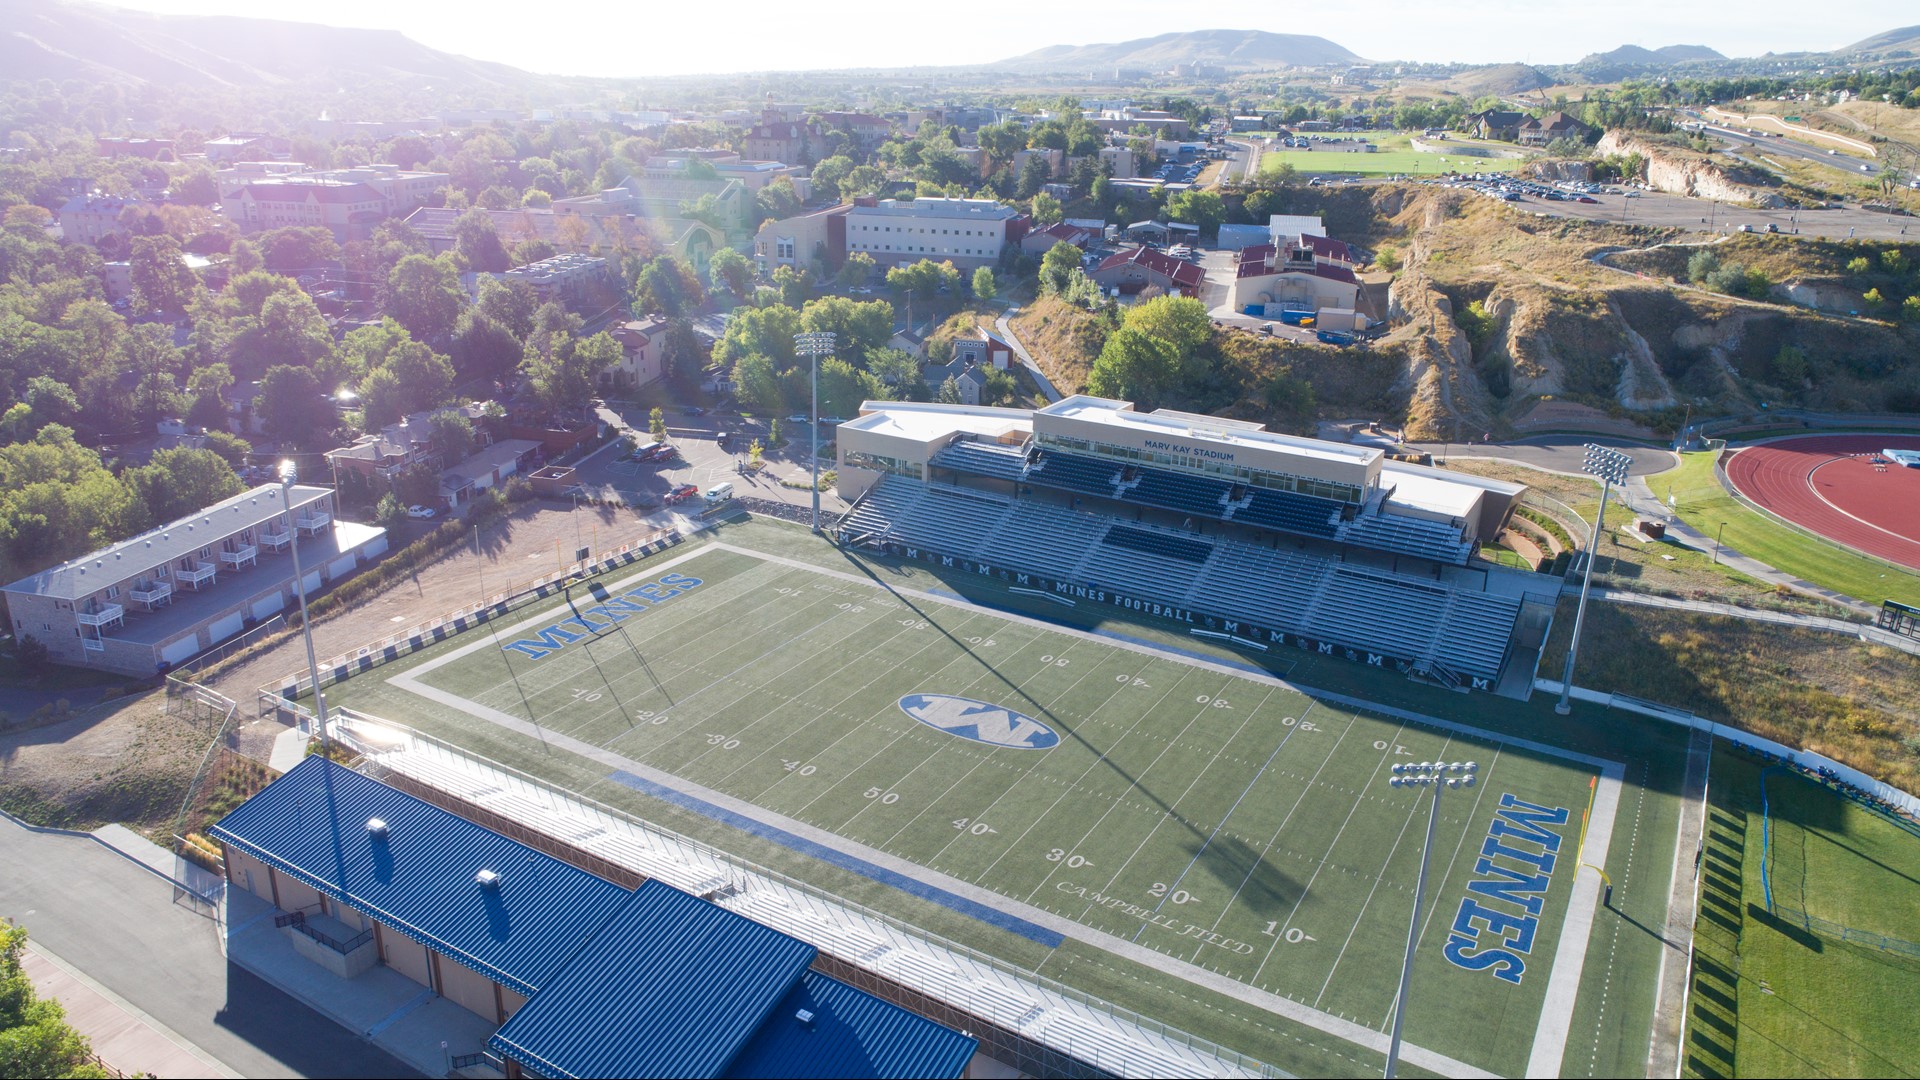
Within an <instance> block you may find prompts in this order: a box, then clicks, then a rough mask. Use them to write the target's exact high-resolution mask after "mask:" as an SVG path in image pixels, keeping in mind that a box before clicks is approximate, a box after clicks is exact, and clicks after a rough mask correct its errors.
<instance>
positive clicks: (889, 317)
mask: <svg viewBox="0 0 1920 1080" xmlns="http://www.w3.org/2000/svg"><path fill="white" fill-rule="evenodd" d="M800 330H801V332H804V333H809V334H814V333H821V332H831V333H832V334H833V335H834V350H835V351H836V352H837V353H839V354H840V355H842V356H864V355H865V354H866V353H867V351H868V350H869V349H878V348H881V347H883V346H884V345H886V343H887V342H889V341H891V340H892V339H893V305H892V304H889V303H887V302H886V301H885V300H867V301H859V300H851V299H848V298H847V297H844V296H823V297H821V298H820V299H818V300H814V301H810V302H809V303H808V304H807V306H806V307H805V308H804V309H802V310H801V312H800ZM827 415H829V416H844V415H846V414H845V413H828V414H827Z"/></svg>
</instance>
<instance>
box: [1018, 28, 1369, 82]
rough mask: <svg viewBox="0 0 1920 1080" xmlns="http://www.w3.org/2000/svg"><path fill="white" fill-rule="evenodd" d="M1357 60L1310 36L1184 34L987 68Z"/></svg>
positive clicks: (1250, 65) (1052, 49) (1053, 49)
mask: <svg viewBox="0 0 1920 1080" xmlns="http://www.w3.org/2000/svg"><path fill="white" fill-rule="evenodd" d="M1359 60H1360V57H1359V56H1357V55H1355V54H1354V53H1352V52H1350V51H1348V50H1347V49H1346V48H1345V47H1343V46H1340V45H1336V44H1334V43H1333V42H1331V41H1328V40H1327V39H1326V38H1323V37H1315V36H1313V35H1310V34H1270V33H1268V32H1266V31H1265V30H1189V31H1186V32H1184V33H1178V34H1158V35H1156V36H1154V37H1148V38H1135V39H1134V40H1132V41H1121V42H1116V43H1113V44H1107V45H1049V46H1048V47H1046V48H1044V49H1036V50H1034V51H1033V52H1030V53H1027V54H1025V55H1024V56H1015V57H1012V58H1011V59H1007V60H1002V61H1000V62H999V63H997V64H992V65H989V66H991V67H995V68H1003V69H1008V70H1014V71H1052V72H1059V73H1063V74H1064V73H1068V72H1075V71H1107V72H1112V71H1114V70H1115V69H1120V70H1126V71H1168V70H1171V69H1172V68H1173V67H1174V66H1175V65H1177V64H1206V65H1210V66H1213V67H1220V68H1225V69H1227V70H1229V71H1248V70H1257V69H1263V68H1287V67H1316V66H1319V65H1323V64H1351V63H1355V62H1357V61H1359Z"/></svg>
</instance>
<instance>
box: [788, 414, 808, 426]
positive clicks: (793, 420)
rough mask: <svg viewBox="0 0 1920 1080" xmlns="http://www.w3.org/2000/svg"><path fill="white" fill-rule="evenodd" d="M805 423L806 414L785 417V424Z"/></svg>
mask: <svg viewBox="0 0 1920 1080" xmlns="http://www.w3.org/2000/svg"><path fill="white" fill-rule="evenodd" d="M806 422H807V414H806V413H794V414H793V415H792V416H789V417H787V423H789V424H804V423H806Z"/></svg>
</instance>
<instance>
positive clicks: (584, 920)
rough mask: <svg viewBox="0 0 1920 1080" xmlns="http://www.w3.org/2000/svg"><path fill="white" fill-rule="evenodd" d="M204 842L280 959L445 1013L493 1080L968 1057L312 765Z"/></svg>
mask: <svg viewBox="0 0 1920 1080" xmlns="http://www.w3.org/2000/svg"><path fill="white" fill-rule="evenodd" d="M210 834H211V835H212V837H213V838H214V839H215V840H216V841H217V842H218V843H219V844H220V846H221V849H222V852H223V854H224V856H225V867H226V876H227V880H228V882H229V884H230V887H232V888H234V889H239V890H245V891H246V892H248V893H251V894H252V895H254V896H256V897H259V898H260V899H262V900H265V901H266V902H268V903H270V904H272V905H273V906H274V907H275V908H277V909H279V910H280V911H281V912H282V913H283V914H282V915H280V916H279V918H278V920H277V921H278V922H279V923H281V924H282V926H283V931H282V932H284V933H286V934H287V935H288V936H289V937H290V938H291V939H292V942H293V945H294V947H295V948H296V949H297V950H298V951H300V952H301V953H302V954H303V955H305V956H307V957H308V958H309V959H311V960H312V961H313V962H314V963H315V964H317V965H319V966H320V967H322V968H324V969H326V970H327V971H330V972H332V973H333V974H334V975H336V976H339V977H342V978H348V979H351V978H353V977H355V976H357V975H359V974H362V973H364V972H366V971H367V970H369V969H370V968H372V967H373V966H375V965H379V964H384V965H386V966H387V967H389V968H391V969H393V970H394V971H396V972H399V973H400V974H402V975H405V976H406V977H407V978H410V979H412V980H414V981H415V982H417V983H419V984H420V985H421V986H423V987H425V988H427V989H429V990H432V991H434V992H435V993H437V994H439V995H441V996H442V997H444V998H446V999H447V1000H449V1001H451V1002H453V1003H455V1004H458V1005H460V1006H462V1007H463V1008H465V1009H467V1010H468V1011H469V1012H471V1013H473V1014H474V1015H476V1016H478V1017H480V1018H481V1020H482V1021H483V1022H484V1023H485V1024H486V1025H487V1026H489V1027H492V1028H493V1029H494V1030H493V1034H492V1036H491V1037H490V1038H489V1039H488V1042H487V1050H488V1052H490V1054H491V1055H494V1056H493V1058H492V1061H491V1062H490V1063H491V1064H494V1065H496V1066H498V1067H499V1068H500V1069H501V1071H503V1072H505V1073H506V1074H507V1075H509V1076H549V1077H592V1076H678V1077H842V1078H848V1080H858V1078H865V1077H875V1078H877V1077H896V1076H898V1077H958V1076H962V1075H966V1074H967V1072H968V1070H969V1066H970V1063H971V1062H972V1061H973V1060H974V1057H975V1051H976V1049H977V1047H978V1045H979V1044H978V1041H977V1040H976V1039H974V1038H972V1037H971V1036H968V1035H965V1034H962V1033H960V1032H957V1031H954V1030H952V1029H950V1028H948V1027H945V1026H942V1025H941V1024H938V1023H935V1022H934V1021H932V1020H929V1019H926V1018H925V1017H922V1016H919V1015H916V1014H915V1013H913V1012H910V1011H908V1010H907V1009H905V1008H902V1007H901V1006H900V1005H897V1004H894V1003H892V1002H890V1001H887V1000H885V999H883V998H882V997H880V996H877V995H876V994H874V993H869V992H867V991H866V990H864V989H860V988H857V987H855V986H853V985H851V984H850V983H847V982H844V981H842V980H841V979H839V978H836V977H834V975H832V974H830V973H828V972H827V971H825V970H822V969H823V967H825V966H827V965H828V958H827V957H825V956H823V955H822V954H821V953H820V952H819V950H817V949H816V948H815V946H813V945H811V944H809V943H807V942H804V941H801V940H799V939H797V938H794V937H791V936H789V935H787V934H785V933H782V932H780V931H778V930H775V929H773V928H771V927H768V926H765V925H763V924H761V923H759V922H756V921H754V920H752V919H749V918H746V917H744V916H742V915H739V914H736V913H734V912H732V911H730V910H728V909H727V908H725V907H722V906H720V905H719V904H717V903H715V902H712V900H711V899H709V898H707V897H702V896H696V895H693V894H691V893H688V892H684V891H681V890H680V889H676V888H674V887H673V886H671V885H668V884H666V883H664V882H662V881H659V880H657V879H647V880H643V881H640V882H638V883H637V887H636V883H634V882H632V881H624V882H616V881H613V880H610V879H609V878H607V877H602V876H599V875H597V874H594V873H590V872H588V871H587V870H585V869H582V868H580V867H578V866H575V865H573V864H572V863H569V862H566V861H563V860H562V859H560V858H557V857H555V856H554V855H551V854H548V853H547V852H546V851H542V850H537V849H535V848H532V847H529V846H527V845H525V844H522V843H520V842H519V841H517V840H513V839H509V838H508V837H506V836H504V835H502V834H500V833H498V832H495V831H493V830H491V829H488V828H485V827H484V826H482V825H480V824H478V823H476V822H474V821H471V820H468V819H467V818H465V817H462V816H459V815H456V814H454V813H451V812H449V811H448V810H446V809H442V808H441V807H439V806H436V805H434V804H433V803H431V802H428V801H426V800H425V799H422V798H419V797H417V796H415V795H412V794H408V793H407V792H404V791H401V790H400V789H398V788H396V787H392V786H389V785H387V784H384V783H382V782H380V781H378V780H375V779H372V778H370V777H367V776H364V775H362V774H360V773H357V772H354V771H353V770H350V769H347V768H344V767H342V766H340V765H338V764H335V763H333V762H331V761H328V760H326V759H324V758H321V757H309V758H307V759H306V760H305V761H303V762H301V763H300V764H299V765H297V766H295V767H294V768H293V769H292V770H291V771H289V772H288V773H287V774H286V775H284V776H282V777H280V778H279V779H278V780H276V781H274V782H273V783H272V784H269V785H268V786H267V787H266V788H265V789H264V790H263V791H261V792H260V793H259V794H257V795H255V796H254V797H253V798H251V799H249V800H248V801H247V802H246V803H244V804H242V805H241V806H240V807H239V808H238V809H236V810H235V811H233V812H232V813H231V814H228V815H227V816H226V818H225V819H223V820H222V821H221V822H220V823H219V824H218V825H215V826H214V827H213V828H212V829H211V830H210ZM720 884H721V885H724V883H720ZM717 887H718V886H717ZM449 1049H450V1050H451V1051H452V1052H453V1053H454V1054H459V1053H460V1048H451V1047H450V1048H449ZM462 1056H464V1055H462Z"/></svg>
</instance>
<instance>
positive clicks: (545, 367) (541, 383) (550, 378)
mask: <svg viewBox="0 0 1920 1080" xmlns="http://www.w3.org/2000/svg"><path fill="white" fill-rule="evenodd" d="M619 362H620V343H619V342H617V341H615V340H613V337H612V336H611V335H609V334H605V333H600V334H595V335H593V336H592V337H590V338H587V339H585V340H584V341H583V340H580V339H578V338H575V337H572V336H568V337H566V338H565V339H563V340H562V341H561V342H560V343H559V345H558V347H556V348H555V349H554V350H553V351H552V353H551V354H542V353H540V352H537V351H529V352H528V354H527V358H526V359H525V360H523V361H522V362H521V364H520V370H521V372H522V373H523V374H524V375H526V377H527V381H528V382H530V383H531V384H532V386H533V393H534V396H535V397H537V398H539V399H540V401H541V402H542V403H543V404H545V405H547V406H548V407H550V408H553V409H579V408H584V407H585V406H586V404H587V402H588V401H590V400H592V398H593V391H594V386H595V384H596V382H597V381H598V379H599V377H600V373H601V372H603V371H605V370H607V369H608V368H610V367H612V366H613V365H615V364H617V363H619Z"/></svg>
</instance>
